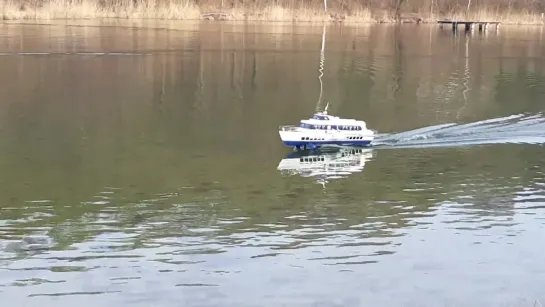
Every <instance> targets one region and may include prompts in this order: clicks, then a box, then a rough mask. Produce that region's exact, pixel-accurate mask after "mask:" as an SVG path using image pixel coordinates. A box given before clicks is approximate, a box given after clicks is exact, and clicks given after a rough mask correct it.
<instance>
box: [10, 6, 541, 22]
mask: <svg viewBox="0 0 545 307" xmlns="http://www.w3.org/2000/svg"><path fill="white" fill-rule="evenodd" d="M137 1H140V2H138V3H139V4H138V5H135V3H137ZM149 1H151V3H148V2H144V1H142V0H121V1H119V2H116V3H115V4H112V5H107V4H99V2H98V1H97V0H76V1H74V2H72V1H70V0H45V1H44V2H43V3H42V4H41V5H39V6H38V5H31V4H25V3H26V2H28V0H27V1H22V2H19V1H16V0H0V14H1V18H0V19H1V20H3V21H10V20H11V21H17V20H34V21H43V20H78V19H79V20H92V19H125V20H165V21H169V20H172V21H174V20H187V21H198V20H216V21H250V22H257V21H265V22H288V23H313V22H320V23H323V22H334V23H346V24H358V23H360V24H365V23H366V24H369V23H396V22H398V20H396V18H395V11H393V10H391V9H390V10H385V9H371V8H365V7H359V8H351V9H349V10H348V9H339V8H335V7H333V8H330V9H328V10H327V12H325V10H324V7H319V6H317V5H314V6H312V7H291V8H290V7H286V6H282V5H263V6H260V7H257V6H254V7H234V8H229V9H223V10H222V9H221V6H220V8H218V7H217V6H211V5H208V6H205V5H201V6H197V5H196V4H194V3H192V2H188V1H186V2H181V3H173V2H165V3H164V4H159V3H157V1H158V0H149ZM21 3H22V4H21ZM102 3H104V2H102ZM463 11H465V10H463ZM440 19H441V20H471V21H499V22H501V24H503V25H527V26H536V25H541V26H543V25H545V16H544V14H543V13H541V14H540V13H532V12H528V11H519V12H517V11H513V10H503V11H499V10H497V9H496V10H490V9H488V8H474V9H472V10H470V11H469V12H467V13H465V12H462V13H438V14H433V13H431V14H430V12H427V13H408V12H401V14H400V20H399V22H401V23H426V24H429V23H437V20H440Z"/></svg>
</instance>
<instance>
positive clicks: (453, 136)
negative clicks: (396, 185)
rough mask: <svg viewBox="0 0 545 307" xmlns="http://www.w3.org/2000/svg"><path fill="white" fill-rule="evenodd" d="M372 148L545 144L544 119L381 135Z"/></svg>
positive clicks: (520, 116)
mask: <svg viewBox="0 0 545 307" xmlns="http://www.w3.org/2000/svg"><path fill="white" fill-rule="evenodd" d="M373 144H374V145H375V147H381V146H384V147H390V148H401V147H403V148H407V147H411V148H414V147H418V148H420V147H452V146H467V145H486V144H545V117H543V115H542V114H537V115H531V116H525V115H524V114H517V115H511V116H507V117H501V118H493V119H487V120H482V121H477V122H473V123H467V124H442V125H436V126H430V127H424V128H419V129H415V130H411V131H406V132H402V133H394V134H388V135H381V136H378V137H377V138H376V139H375V141H374V142H373Z"/></svg>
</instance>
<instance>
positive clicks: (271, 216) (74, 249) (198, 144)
mask: <svg viewBox="0 0 545 307" xmlns="http://www.w3.org/2000/svg"><path fill="white" fill-rule="evenodd" d="M323 38H324V44H323V47H324V48H323V53H322V52H321V49H322V39H323ZM0 67H1V68H2V69H1V70H0V82H1V86H0V239H1V241H0V300H1V301H2V302H5V303H6V304H7V305H10V306H23V305H24V306H40V307H49V306H73V305H77V306H81V307H83V306H184V307H189V306H225V307H227V306H232V307H244V306H274V307H276V306H324V307H325V306H385V307H386V306H388V307H389V306H434V307H435V306H479V307H480V306H534V305H535V304H538V303H536V302H541V303H543V304H545V294H544V292H543V289H542V288H543V286H542V285H543V284H544V283H545V263H544V262H543V245H544V244H545V169H544V167H545V154H544V153H545V151H544V147H543V144H545V115H544V114H543V111H545V104H544V102H545V44H544V40H543V28H540V27H536V28H528V27H525V28H522V27H520V28H517V27H507V26H505V27H501V28H500V30H499V32H496V31H494V30H491V31H488V32H486V33H479V32H474V33H472V34H470V35H466V34H465V33H463V32H459V33H456V34H454V33H452V32H451V31H450V30H449V29H443V30H441V29H439V27H438V26H437V25H402V26H393V25H375V24H373V25H361V26H357V27H356V26H354V27H348V26H341V25H338V24H337V25H335V24H334V25H330V26H328V27H327V28H326V29H325V31H324V28H323V27H322V26H321V25H314V26H309V25H307V26H305V25H298V26H294V25H291V24H280V23H279V24H265V23H263V24H259V23H247V24H244V23H238V24H236V23H219V22H155V21H144V22H130V21H102V22H96V21H82V22H76V21H57V22H42V23H30V22H3V23H0ZM321 73H322V74H323V75H322V76H321V77H320V75H321ZM327 103H329V109H328V110H329V112H330V114H334V115H337V116H341V117H349V118H357V119H364V120H365V121H366V122H367V126H368V127H369V128H371V129H374V130H376V131H378V132H379V133H380V135H379V137H378V138H377V140H376V142H375V144H376V146H374V147H371V148H365V149H357V150H356V149H343V150H329V151H325V150H320V151H316V152H312V153H297V152H293V150H292V149H291V148H287V147H285V146H284V145H283V144H282V142H281V141H280V138H279V135H278V127H279V126H280V125H286V124H296V123H298V121H299V120H301V119H304V118H308V117H309V116H311V115H312V113H313V112H314V111H315V110H317V109H323V108H324V107H325V105H326V104H327Z"/></svg>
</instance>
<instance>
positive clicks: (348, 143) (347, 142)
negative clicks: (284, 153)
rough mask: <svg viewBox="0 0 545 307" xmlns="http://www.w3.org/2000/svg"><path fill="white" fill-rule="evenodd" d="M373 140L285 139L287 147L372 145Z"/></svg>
mask: <svg viewBox="0 0 545 307" xmlns="http://www.w3.org/2000/svg"><path fill="white" fill-rule="evenodd" d="M371 142H372V140H345V141H312V142H309V141H283V143H284V145H285V146H287V147H323V146H328V145H329V146H363V147H367V146H371Z"/></svg>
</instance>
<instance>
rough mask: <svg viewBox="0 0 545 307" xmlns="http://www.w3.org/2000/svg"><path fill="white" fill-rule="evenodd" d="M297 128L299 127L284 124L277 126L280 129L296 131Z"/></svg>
mask: <svg viewBox="0 0 545 307" xmlns="http://www.w3.org/2000/svg"><path fill="white" fill-rule="evenodd" d="M297 128H299V127H298V126H294V125H284V126H280V127H279V129H280V131H296V130H297Z"/></svg>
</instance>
